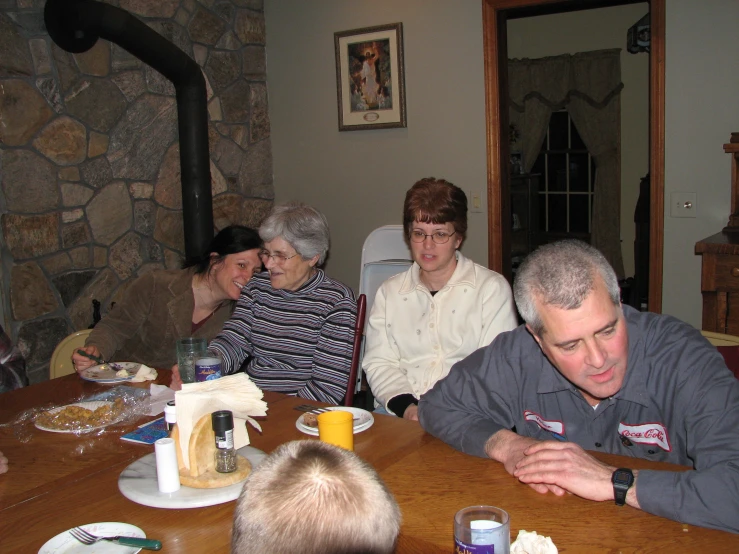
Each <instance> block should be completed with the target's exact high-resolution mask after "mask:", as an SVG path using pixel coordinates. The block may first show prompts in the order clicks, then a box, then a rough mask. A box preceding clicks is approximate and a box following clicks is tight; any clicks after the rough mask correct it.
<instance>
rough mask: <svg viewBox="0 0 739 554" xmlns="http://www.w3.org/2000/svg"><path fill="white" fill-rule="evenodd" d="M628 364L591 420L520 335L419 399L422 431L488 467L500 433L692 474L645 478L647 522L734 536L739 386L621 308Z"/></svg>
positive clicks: (679, 330) (663, 322) (689, 339)
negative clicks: (485, 460) (651, 517)
mask: <svg viewBox="0 0 739 554" xmlns="http://www.w3.org/2000/svg"><path fill="white" fill-rule="evenodd" d="M624 315H625V317H626V322H627V326H628V327H627V328H628V337H629V353H628V366H627V370H626V376H625V378H624V383H623V386H622V387H621V390H619V391H618V392H617V393H616V394H615V395H614V396H612V397H611V398H608V399H605V400H603V401H601V403H600V404H599V405H598V407H597V408H596V409H593V408H592V406H590V405H589V404H588V403H587V401H586V400H585V398H584V397H583V396H582V394H581V393H580V392H579V391H578V390H577V389H576V388H575V387H574V385H572V383H570V382H569V381H567V380H566V379H565V378H564V377H563V376H562V375H561V374H560V373H559V371H557V369H556V368H555V367H554V366H553V365H552V364H551V363H549V360H548V359H547V358H546V357H545V356H544V354H543V353H542V351H541V349H540V348H539V346H538V344H537V343H536V341H535V340H534V339H533V337H532V336H531V335H530V334H529V333H528V331H527V330H526V328H525V327H524V326H521V327H519V328H517V329H515V330H513V331H510V332H507V333H502V334H500V335H498V337H497V338H496V339H495V341H493V343H492V344H490V345H489V346H486V347H484V348H481V349H479V350H477V351H476V352H474V353H473V354H471V355H470V356H468V357H467V358H465V359H464V360H462V361H460V362H458V363H457V364H455V365H454V367H452V370H451V372H450V374H449V375H448V376H447V377H446V378H445V379H443V380H441V381H439V382H438V383H436V385H435V386H434V387H433V388H432V389H431V390H430V391H429V392H427V393H426V394H425V395H423V396H422V397H421V400H420V403H419V419H420V422H421V425H422V426H423V428H424V429H425V430H426V431H428V432H429V433H431V434H432V435H434V436H436V437H438V438H440V439H441V440H443V441H445V442H447V443H449V444H451V445H452V446H454V447H455V448H457V449H458V450H461V451H462V452H466V453H468V454H474V455H476V456H482V457H486V456H487V455H486V454H485V449H484V446H485V443H486V442H487V440H488V439H489V438H490V437H491V436H492V435H493V434H495V433H496V432H498V431H500V430H501V429H509V430H515V431H516V432H517V433H518V434H519V435H523V436H526V437H533V438H535V439H538V440H552V439H554V440H562V441H570V442H574V443H576V444H579V445H580V446H582V447H583V448H585V449H587V450H595V451H599V452H608V453H612V454H620V455H622V456H633V457H637V458H645V459H648V460H655V461H662V462H670V463H674V464H682V465H688V466H691V467H693V468H694V469H695V470H696V471H685V472H670V471H654V470H641V471H640V472H639V478H638V482H637V489H636V490H637V499H638V501H639V504H640V506H641V508H642V509H643V510H644V511H646V512H649V513H652V514H656V515H659V516H663V517H666V518H669V519H673V520H677V521H682V522H685V523H690V524H694V525H699V526H702V527H712V528H716V529H723V530H728V531H733V532H739V381H737V380H736V379H735V378H734V376H733V375H732V373H731V372H730V371H729V370H728V369H727V367H726V364H725V363H724V360H723V358H722V357H721V355H720V354H719V353H718V351H717V350H716V349H715V348H714V347H713V346H711V344H710V343H709V342H708V341H707V340H706V339H705V338H703V336H702V335H701V334H700V332H698V331H697V330H695V329H694V328H693V327H691V326H689V325H687V324H685V323H683V322H681V321H679V320H677V319H675V318H673V317H670V316H664V315H657V314H651V313H639V312H637V311H636V310H634V309H632V308H630V307H628V306H625V307H624Z"/></svg>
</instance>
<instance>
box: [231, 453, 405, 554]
mask: <svg viewBox="0 0 739 554" xmlns="http://www.w3.org/2000/svg"><path fill="white" fill-rule="evenodd" d="M400 521H401V516H400V508H399V507H398V504H397V503H396V502H395V499H394V498H393V495H392V494H391V493H390V491H389V490H388V489H387V487H386V486H385V484H384V483H383V482H382V479H380V476H379V475H378V474H377V472H376V471H375V470H374V469H373V468H372V466H370V465H369V464H368V463H367V462H365V461H364V460H362V459H361V458H360V457H359V456H357V455H356V454H354V453H353V452H350V451H348V450H344V449H343V448H338V447H336V446H333V445H330V444H326V443H324V442H320V441H315V440H303V441H292V442H288V443H285V444H283V445H281V446H279V447H278V448H277V449H276V450H275V451H274V452H273V453H272V454H270V455H269V456H268V457H267V458H266V459H265V460H264V461H263V462H262V463H261V464H259V466H258V467H257V468H256V469H254V471H252V473H251V475H249V477H248V478H247V479H246V482H245V483H244V487H243V488H242V490H241V495H240V496H239V501H238V502H237V504H236V509H235V510H234V525H233V534H232V537H231V552H232V554H252V553H253V554H263V553H277V552H291V553H296V554H347V553H360V552H361V553H363V554H390V553H391V552H394V551H395V544H396V540H397V537H398V532H399V531H400Z"/></svg>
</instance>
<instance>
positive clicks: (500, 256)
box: [483, 0, 665, 313]
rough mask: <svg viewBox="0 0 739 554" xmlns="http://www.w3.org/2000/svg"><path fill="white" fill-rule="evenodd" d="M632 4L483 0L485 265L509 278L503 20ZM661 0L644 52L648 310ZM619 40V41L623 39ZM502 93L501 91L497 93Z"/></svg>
mask: <svg viewBox="0 0 739 554" xmlns="http://www.w3.org/2000/svg"><path fill="white" fill-rule="evenodd" d="M629 3H635V2H631V1H629V0H621V1H618V0H615V1H614V0H602V1H597V0H596V1H590V2H587V3H586V2H582V1H579V0H572V1H566V2H562V1H552V0H549V1H547V0H484V1H483V33H484V54H485V88H486V91H485V93H486V118H487V153H488V214H489V219H488V265H489V267H490V268H491V269H493V270H495V271H497V272H499V273H502V274H503V275H506V277H509V278H510V265H509V263H508V261H509V260H510V258H511V231H510V230H511V229H512V222H511V205H510V185H511V183H510V174H509V160H510V152H509V141H508V132H509V127H508V108H509V105H508V95H507V91H508V83H507V79H508V76H507V72H506V71H505V69H506V68H507V60H508V45H507V39H508V37H507V22H508V19H509V18H514V17H522V16H528V15H546V14H554V13H562V12H567V11H576V10H581V9H584V8H593V7H595V8H601V7H610V6H614V5H621V4H629ZM664 4H665V1H664V0H651V1H650V2H649V6H650V17H651V50H650V53H649V56H650V61H649V171H650V177H651V185H650V194H649V196H650V223H651V225H650V232H649V286H648V288H649V293H648V306H647V307H648V309H649V311H652V312H657V313H659V312H660V311H661V308H662V253H663V233H664V83H665V78H664V75H665V73H664V51H665V42H664V7H665V6H664ZM624 40H625V37H624ZM503 91H504V93H503Z"/></svg>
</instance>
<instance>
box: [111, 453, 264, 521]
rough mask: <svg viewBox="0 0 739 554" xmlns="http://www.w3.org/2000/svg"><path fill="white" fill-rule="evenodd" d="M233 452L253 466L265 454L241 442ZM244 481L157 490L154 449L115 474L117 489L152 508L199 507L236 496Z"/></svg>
mask: <svg viewBox="0 0 739 554" xmlns="http://www.w3.org/2000/svg"><path fill="white" fill-rule="evenodd" d="M236 452H238V453H239V454H241V455H242V456H243V457H244V458H246V459H247V460H249V462H251V468H252V469H254V468H256V467H257V466H258V465H259V464H260V463H261V462H262V460H264V458H266V457H267V454H265V453H264V452H263V451H261V450H259V449H257V448H254V447H253V446H244V447H243V448H239V449H238V450H237V451H236ZM243 486H244V482H243V481H239V482H238V483H234V484H233V485H229V486H227V487H221V488H219V489H194V488H192V487H185V486H182V487H180V490H178V491H175V492H170V493H166V492H159V485H158V484H157V461H156V455H155V454H154V452H152V453H151V454H147V455H146V456H144V457H143V458H140V459H138V460H136V461H135V462H133V463H132V464H131V465H129V466H128V467H127V468H126V469H124V470H123V472H122V473H121V475H120V477H118V490H119V491H121V494H122V495H123V496H125V497H126V498H128V499H129V500H133V501H134V502H136V503H138V504H142V505H144V506H151V507H152V508H170V509H175V510H176V509H180V508H202V507H203V506H215V505H216V504H223V503H224V502H231V501H232V500H236V499H237V498H238V497H239V494H241V488H242V487H243Z"/></svg>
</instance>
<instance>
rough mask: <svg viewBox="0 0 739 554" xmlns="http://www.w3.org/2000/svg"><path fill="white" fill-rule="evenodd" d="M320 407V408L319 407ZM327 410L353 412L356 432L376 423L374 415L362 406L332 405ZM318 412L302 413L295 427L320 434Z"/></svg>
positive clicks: (316, 434) (307, 432) (315, 435)
mask: <svg viewBox="0 0 739 554" xmlns="http://www.w3.org/2000/svg"><path fill="white" fill-rule="evenodd" d="M317 409H318V408H317ZM325 409H326V410H332V411H333V410H339V411H344V412H351V413H352V414H353V415H354V434H355V435H356V434H357V433H361V432H362V431H366V430H367V429H369V428H370V427H372V425H373V424H374V423H375V418H374V416H373V415H372V414H371V413H370V412H368V411H367V410H363V409H361V408H351V407H349V406H332V407H331V408H325ZM317 416H318V414H316V413H312V412H306V413H304V414H303V415H301V416H300V417H299V418H298V419H297V421H296V422H295V427H297V428H298V431H300V432H302V433H305V434H306V435H313V436H314V437H317V436H318V420H317V419H316V417H317Z"/></svg>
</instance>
